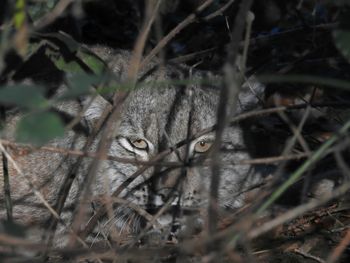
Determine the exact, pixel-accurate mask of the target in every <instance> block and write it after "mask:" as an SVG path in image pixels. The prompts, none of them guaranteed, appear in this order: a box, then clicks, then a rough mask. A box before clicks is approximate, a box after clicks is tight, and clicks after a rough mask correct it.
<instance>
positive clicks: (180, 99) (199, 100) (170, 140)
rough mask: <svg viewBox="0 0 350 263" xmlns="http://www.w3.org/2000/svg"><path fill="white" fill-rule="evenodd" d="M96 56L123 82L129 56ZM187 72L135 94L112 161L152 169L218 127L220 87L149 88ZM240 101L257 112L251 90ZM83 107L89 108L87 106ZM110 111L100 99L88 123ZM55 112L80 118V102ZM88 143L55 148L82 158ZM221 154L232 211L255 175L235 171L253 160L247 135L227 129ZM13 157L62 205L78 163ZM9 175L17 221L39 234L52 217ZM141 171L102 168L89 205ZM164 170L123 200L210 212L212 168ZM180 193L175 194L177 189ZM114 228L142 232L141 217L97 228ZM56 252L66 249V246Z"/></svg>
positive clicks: (69, 137) (170, 72)
mask: <svg viewBox="0 0 350 263" xmlns="http://www.w3.org/2000/svg"><path fill="white" fill-rule="evenodd" d="M93 50H94V51H95V52H97V54H99V55H100V56H101V58H103V59H105V60H107V61H108V63H109V65H110V67H111V68H112V69H113V71H114V73H115V74H116V75H117V77H118V78H119V79H121V80H123V79H125V72H126V70H127V61H128V59H129V58H130V54H129V53H128V52H125V51H114V50H111V49H106V48H103V47H95V48H93ZM151 66H152V65H150V67H151ZM183 69H184V67H182V70H178V69H175V68H172V67H166V68H165V69H162V70H158V71H157V72H155V73H153V74H152V75H151V76H150V77H147V78H146V83H148V84H147V85H143V86H142V87H141V88H139V89H136V90H135V91H133V92H131V94H130V95H129V97H128V98H127V100H126V102H125V103H124V105H123V112H122V116H121V119H120V120H119V122H118V126H117V128H116V130H115V139H114V140H113V142H112V146H111V148H110V150H109V154H110V155H113V156H118V157H123V158H132V159H135V160H143V161H147V160H150V159H152V157H154V156H156V155H157V154H158V153H159V152H162V151H164V150H166V149H168V148H169V147H173V146H174V145H175V144H176V143H178V142H180V141H183V140H185V139H186V138H188V137H191V136H194V135H196V134H198V132H200V131H202V130H204V129H206V128H208V127H211V126H213V125H214V124H215V123H216V111H217V106H218V99H219V95H218V93H219V92H218V88H217V87H204V86H199V85H194V84H190V85H187V86H175V85H167V86H157V85H156V84H154V83H153V82H152V81H160V80H168V79H169V78H170V76H174V75H175V77H176V78H184V75H183V71H184V70H183ZM146 71H147V69H146ZM146 71H145V72H146ZM142 74H143V73H141V75H142ZM202 74H203V73H200V72H196V73H194V77H200V76H201V75H202ZM252 89H253V90H255V92H257V93H261V89H262V88H261V86H260V85H255V84H254V85H253V87H252ZM240 99H241V101H242V104H241V105H240V106H239V107H238V108H237V112H241V111H244V110H245V107H246V106H249V107H251V105H252V104H256V97H255V95H254V94H253V93H252V92H251V90H250V89H248V88H247V87H246V88H245V89H244V91H243V93H242V95H241V97H240ZM86 101H88V98H87V99H86ZM107 105H108V102H107V101H105V100H104V99H103V98H102V97H100V96H98V97H97V98H96V99H95V101H94V103H93V104H92V105H91V106H90V108H89V109H88V110H87V111H86V113H85V115H84V118H85V120H86V121H87V122H88V123H89V125H90V126H92V125H93V123H95V122H96V121H97V120H98V119H99V117H100V114H101V113H102V112H103V109H104V108H105V107H106V106H107ZM57 108H58V109H60V110H62V111H65V112H68V113H70V114H76V113H78V112H79V111H80V110H81V105H79V104H78V103H76V102H64V103H63V104H61V105H57ZM17 119H18V116H13V117H12V118H11V119H10V120H9V121H8V125H7V128H6V130H5V132H4V133H3V134H2V137H3V138H5V139H13V129H14V126H15V124H16V121H17ZM201 138H202V139H203V140H213V138H214V133H213V132H212V133H209V134H206V135H203V136H202V137H201ZM134 139H142V140H145V141H146V142H147V143H148V150H147V151H143V150H137V149H136V150H135V148H133V146H132V145H131V144H130V141H132V140H134ZM85 140H86V138H85V137H84V136H83V135H80V134H75V133H74V132H73V131H69V132H67V133H66V136H65V137H64V138H63V139H57V140H55V141H53V142H52V143H51V145H52V146H57V147H60V148H72V149H78V150H79V149H81V148H82V145H83V144H84V142H85ZM199 140H200V139H196V140H195V141H194V142H191V143H190V145H189V147H188V148H189V150H190V151H189V152H188V153H187V157H189V158H190V159H191V158H192V159H193V158H195V157H197V156H198V155H199V154H198V153H194V144H195V143H196V142H198V141H199ZM97 144H98V142H95V143H94V146H93V147H92V148H91V151H95V149H96V145H97ZM223 147H224V148H225V149H226V151H222V152H221V153H220V155H221V156H220V159H221V160H222V162H223V163H224V164H225V165H223V167H222V169H221V184H220V188H219V201H220V206H221V207H222V208H225V209H233V208H237V207H240V206H242V205H243V203H244V200H243V199H244V196H243V195H242V194H240V192H241V191H242V187H246V186H247V185H248V184H249V183H248V181H250V179H249V180H248V177H249V172H250V167H249V166H248V165H233V163H236V162H237V161H239V160H242V159H248V158H249V155H248V153H247V151H246V149H245V146H244V143H243V139H242V131H241V129H240V128H239V127H238V126H233V127H228V128H227V129H226V130H225V132H224V136H223ZM186 149H187V147H186V146H182V147H180V148H179V149H177V150H176V151H175V152H172V153H171V154H169V155H168V156H167V157H165V158H164V160H163V161H165V162H180V161H183V160H184V159H185V157H186ZM9 153H10V154H11V155H12V156H13V157H14V159H15V161H16V162H17V163H18V165H19V166H20V167H21V169H22V170H23V172H24V173H25V175H26V176H27V177H29V178H30V179H31V181H32V183H33V184H34V185H35V186H36V187H37V188H38V189H40V191H41V193H42V194H43V196H44V197H45V198H46V200H48V201H49V203H50V204H51V205H53V204H54V203H55V201H56V200H57V198H58V196H57V195H58V190H59V188H60V186H61V185H62V183H63V181H64V178H65V176H66V174H67V172H68V170H69V169H70V167H71V166H72V165H73V164H74V162H75V161H76V158H73V157H68V156H64V155H62V154H54V153H48V152H44V151H35V152H32V153H29V154H25V155H22V156H21V155H20V154H19V153H18V151H16V150H15V149H13V150H9ZM89 163H90V161H89V159H88V158H86V160H85V163H84V164H83V165H82V167H81V168H80V171H79V174H78V177H77V179H76V181H75V183H74V184H73V187H72V189H71V192H70V194H69V198H68V200H67V202H66V207H65V210H64V213H63V214H62V218H63V219H64V220H66V224H67V225H70V223H71V222H70V221H71V214H72V211H73V207H74V205H75V204H77V200H76V199H77V196H78V193H79V191H80V189H82V185H83V184H84V182H85V181H84V178H85V176H86V174H87V172H88V171H87V169H88V167H89ZM230 163H232V165H230ZM10 168H11V169H10V174H11V176H10V180H11V182H10V183H11V191H12V196H11V197H12V199H13V202H14V217H15V220H16V221H17V222H20V223H23V224H26V225H30V226H32V225H35V226H37V227H38V228H41V227H42V226H43V223H44V222H45V220H47V219H48V218H49V216H50V213H49V212H48V210H47V209H46V208H45V207H44V206H43V205H42V204H41V202H40V201H39V200H38V199H37V198H36V197H35V196H34V194H33V192H32V191H31V189H30V188H29V187H28V185H27V183H26V181H25V180H23V178H21V176H20V175H19V174H18V173H17V172H16V171H15V170H14V169H13V167H10ZM138 168H139V166H137V165H134V164H125V163H118V162H115V161H103V162H102V164H101V167H100V169H99V172H98V173H97V176H96V178H95V181H94V183H93V189H92V195H91V196H92V197H91V200H88V201H89V202H92V201H94V198H95V197H101V196H103V195H110V194H111V193H113V192H114V191H115V190H116V189H117V188H118V187H119V186H120V185H121V183H122V182H124V181H125V180H126V179H127V178H128V177H129V176H130V175H131V174H133V173H134V172H135V171H137V170H138ZM165 169H166V168H164V167H163V168H162V167H156V168H155V167H150V168H149V169H148V170H147V171H146V172H145V173H144V174H142V175H141V176H139V177H138V178H137V179H136V180H134V181H133V182H132V183H131V184H130V185H129V186H128V190H127V191H123V192H122V196H120V197H123V198H125V199H126V200H128V201H130V202H132V203H133V204H136V205H139V206H140V207H141V208H143V209H146V208H148V207H150V205H153V206H157V207H161V206H162V205H163V203H164V202H165V200H166V199H167V197H169V196H168V195H169V193H172V194H175V196H179V197H180V199H179V204H180V206H181V207H182V208H184V209H205V208H206V207H207V205H208V195H209V192H208V188H209V182H210V176H211V175H210V167H208V166H203V165H198V166H194V167H189V168H186V171H185V172H183V171H184V170H183V169H181V168H176V169H174V170H171V171H169V172H167V173H166V172H165ZM2 171H3V170H2V167H0V177H1V178H2ZM175 187H176V189H174V188H175ZM0 189H1V190H0V198H1V199H3V198H4V196H3V190H2V189H3V180H2V179H1V180H0ZM170 197H171V196H170ZM162 198H163V199H162ZM2 203H3V202H2ZM175 203H176V202H174V204H175ZM5 215H6V213H5V208H4V207H1V211H0V217H1V218H5ZM131 218H134V220H133V222H132V223H131V224H129V225H128V226H126V225H127V224H126V223H127V222H128V220H129V219H131ZM167 218H168V219H167ZM110 222H112V227H113V225H114V226H117V229H118V231H122V232H123V231H126V232H128V233H134V232H138V231H140V216H137V215H135V212H133V211H132V210H131V209H130V208H127V205H125V204H124V205H121V206H119V207H118V208H116V210H115V218H112V219H110V220H104V221H102V222H101V224H100V226H102V227H100V229H99V230H98V231H101V232H100V235H101V236H102V235H103V233H104V234H105V235H108V234H109V230H110V227H111V224H110ZM159 223H160V225H162V226H163V227H167V225H168V224H169V215H164V216H163V217H161V218H159ZM60 233H61V234H62V233H65V230H64V227H63V229H62V227H60ZM59 240H60V241H58V242H56V243H58V244H59V243H60V242H63V241H62V239H59ZM59 245H62V243H61V244H59Z"/></svg>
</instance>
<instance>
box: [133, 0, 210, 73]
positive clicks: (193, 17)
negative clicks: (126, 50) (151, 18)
mask: <svg viewBox="0 0 350 263" xmlns="http://www.w3.org/2000/svg"><path fill="white" fill-rule="evenodd" d="M212 2H213V0H206V1H205V2H204V3H203V4H201V5H200V6H199V7H198V8H197V9H196V11H195V12H194V13H192V14H190V15H189V16H187V17H186V18H185V19H184V20H183V21H182V22H181V23H180V24H178V25H177V26H176V27H175V28H174V29H173V30H171V31H170V32H169V33H168V34H167V35H166V36H164V37H163V39H162V40H161V41H159V43H158V44H157V45H156V46H155V47H154V48H153V49H152V51H151V52H150V53H149V54H148V55H147V56H146V57H145V58H144V59H143V61H142V62H141V65H140V68H143V67H144V66H145V65H148V64H149V63H150V62H151V61H152V59H153V58H154V57H155V56H156V55H157V54H158V53H159V51H160V50H161V49H163V48H164V47H165V46H166V45H167V44H168V43H169V41H170V40H171V39H172V38H174V37H175V35H177V34H178V33H179V32H180V31H182V30H183V29H184V28H185V27H187V26H188V25H190V24H192V23H193V22H195V21H196V18H197V14H198V13H200V12H202V11H203V10H204V9H206V8H207V7H208V6H209V5H210V4H211V3H212Z"/></svg>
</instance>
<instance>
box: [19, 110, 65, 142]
mask: <svg viewBox="0 0 350 263" xmlns="http://www.w3.org/2000/svg"><path fill="white" fill-rule="evenodd" d="M63 134H64V126H63V123H62V120H61V119H60V118H59V116H58V115H57V114H55V113H51V112H37V113H32V114H28V115H26V116H24V117H23V118H22V119H21V120H20V121H19V123H18V126H17V130H16V138H17V140H18V141H20V142H26V143H32V144H34V145H43V144H45V143H47V142H49V141H50V140H52V139H54V138H56V137H61V136H63Z"/></svg>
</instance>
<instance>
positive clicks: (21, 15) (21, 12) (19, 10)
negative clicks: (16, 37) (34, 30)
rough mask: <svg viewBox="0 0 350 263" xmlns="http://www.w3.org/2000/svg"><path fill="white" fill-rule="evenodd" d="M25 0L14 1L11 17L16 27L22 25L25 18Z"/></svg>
mask: <svg viewBox="0 0 350 263" xmlns="http://www.w3.org/2000/svg"><path fill="white" fill-rule="evenodd" d="M25 5H26V3H25V0H17V1H16V5H15V7H16V11H15V15H14V17H13V20H14V24H15V27H16V28H17V29H18V28H20V27H22V25H23V24H24V22H25V20H26V11H25Z"/></svg>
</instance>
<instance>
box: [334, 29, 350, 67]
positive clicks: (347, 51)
mask: <svg viewBox="0 0 350 263" xmlns="http://www.w3.org/2000/svg"><path fill="white" fill-rule="evenodd" d="M333 38H334V43H335V45H336V47H337V48H338V49H339V51H340V52H341V53H342V54H343V56H344V57H345V58H346V59H347V60H348V61H350V30H341V29H339V30H335V31H334V32H333Z"/></svg>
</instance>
